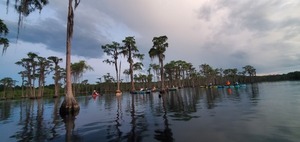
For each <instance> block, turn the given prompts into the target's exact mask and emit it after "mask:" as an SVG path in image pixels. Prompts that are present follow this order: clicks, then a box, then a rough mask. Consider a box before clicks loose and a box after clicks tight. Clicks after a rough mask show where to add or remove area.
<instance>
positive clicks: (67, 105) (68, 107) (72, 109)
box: [60, 0, 80, 116]
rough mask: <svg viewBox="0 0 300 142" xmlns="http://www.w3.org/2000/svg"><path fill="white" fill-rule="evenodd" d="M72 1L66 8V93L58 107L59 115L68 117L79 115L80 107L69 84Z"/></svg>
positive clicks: (70, 0)
mask: <svg viewBox="0 0 300 142" xmlns="http://www.w3.org/2000/svg"><path fill="white" fill-rule="evenodd" d="M72 1H73V0H69V8H68V22H67V41H66V42H67V43H66V81H67V84H66V87H67V93H66V96H65V99H64V101H63V103H62V104H61V107H60V115H61V116H68V115H70V114H71V115H74V116H76V115H77V114H78V113H79V110H80V107H79V105H78V103H77V101H76V100H75V98H74V96H73V93H72V82H71V38H72V33H73V18H74V13H73V7H72Z"/></svg>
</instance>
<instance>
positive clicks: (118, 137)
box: [0, 81, 300, 142]
mask: <svg viewBox="0 0 300 142" xmlns="http://www.w3.org/2000/svg"><path fill="white" fill-rule="evenodd" d="M76 99H77V101H78V102H79V104H80V113H79V114H78V115H77V116H76V118H67V119H62V118H61V117H60V116H59V114H58V109H59V107H60V104H61V102H62V100H63V98H61V99H41V100H13V101H1V102H0V141H1V142H2V141H3V142H10V141H11V142H15V141H53V142H56V141H59V142H60V141H62V142H64V141H80V142H93V141H95V142H100V141H101V142H105V141H109V142H114V141H143V142H144V141H145V142H154V141H177V142H194V141H203V142H298V141H300V82H299V81H286V82H272V83H258V84H253V85H250V84H249V85H247V86H246V87H242V88H229V89H228V88H212V89H205V88H184V89H180V90H178V91H175V92H169V93H168V94H166V95H162V96H161V97H159V94H158V93H153V94H144V95H136V94H135V95H131V94H129V93H123V94H122V96H120V97H117V96H115V95H114V94H103V95H102V96H98V97H96V98H92V97H91V96H82V97H77V98H76Z"/></svg>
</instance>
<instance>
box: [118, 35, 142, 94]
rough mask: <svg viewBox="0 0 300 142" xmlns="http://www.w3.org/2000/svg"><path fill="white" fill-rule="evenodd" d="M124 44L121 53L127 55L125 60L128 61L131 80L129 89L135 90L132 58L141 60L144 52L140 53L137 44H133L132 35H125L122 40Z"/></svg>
mask: <svg viewBox="0 0 300 142" xmlns="http://www.w3.org/2000/svg"><path fill="white" fill-rule="evenodd" d="M122 42H123V43H124V44H125V45H124V46H123V47H121V49H122V51H121V53H122V54H123V55H124V56H125V57H127V62H128V63H129V73H130V82H131V91H135V86H134V80H133V70H134V66H133V65H134V64H135V63H134V60H133V59H134V58H136V59H139V60H143V59H144V54H140V53H139V50H138V48H137V46H136V45H135V44H136V43H135V39H134V37H130V36H129V37H126V38H125V39H124V40H123V41H122Z"/></svg>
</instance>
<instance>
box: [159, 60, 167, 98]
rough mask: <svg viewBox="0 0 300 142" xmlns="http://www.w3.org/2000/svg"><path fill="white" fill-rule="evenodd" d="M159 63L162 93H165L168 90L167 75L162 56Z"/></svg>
mask: <svg viewBox="0 0 300 142" xmlns="http://www.w3.org/2000/svg"><path fill="white" fill-rule="evenodd" d="M159 63H160V76H161V77H160V78H161V79H160V80H161V90H160V92H161V93H165V92H166V88H165V77H164V63H163V60H162V59H161V58H160V59H159Z"/></svg>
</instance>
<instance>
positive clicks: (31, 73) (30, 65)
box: [15, 52, 38, 99]
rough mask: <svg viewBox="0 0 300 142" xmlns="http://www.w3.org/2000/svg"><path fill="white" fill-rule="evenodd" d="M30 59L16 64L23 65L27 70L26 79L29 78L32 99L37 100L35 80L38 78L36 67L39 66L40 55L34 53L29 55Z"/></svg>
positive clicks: (23, 59)
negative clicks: (38, 58)
mask: <svg viewBox="0 0 300 142" xmlns="http://www.w3.org/2000/svg"><path fill="white" fill-rule="evenodd" d="M27 56H28V58H22V59H21V60H20V61H17V62H16V63H15V64H17V65H21V66H22V67H24V68H25V70H26V73H27V74H26V77H27V78H28V79H27V81H28V87H29V90H30V98H31V99H35V98H36V96H35V87H34V86H35V78H36V76H37V75H36V66H37V61H36V59H37V57H38V55H37V54H36V53H33V52H29V53H27Z"/></svg>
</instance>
